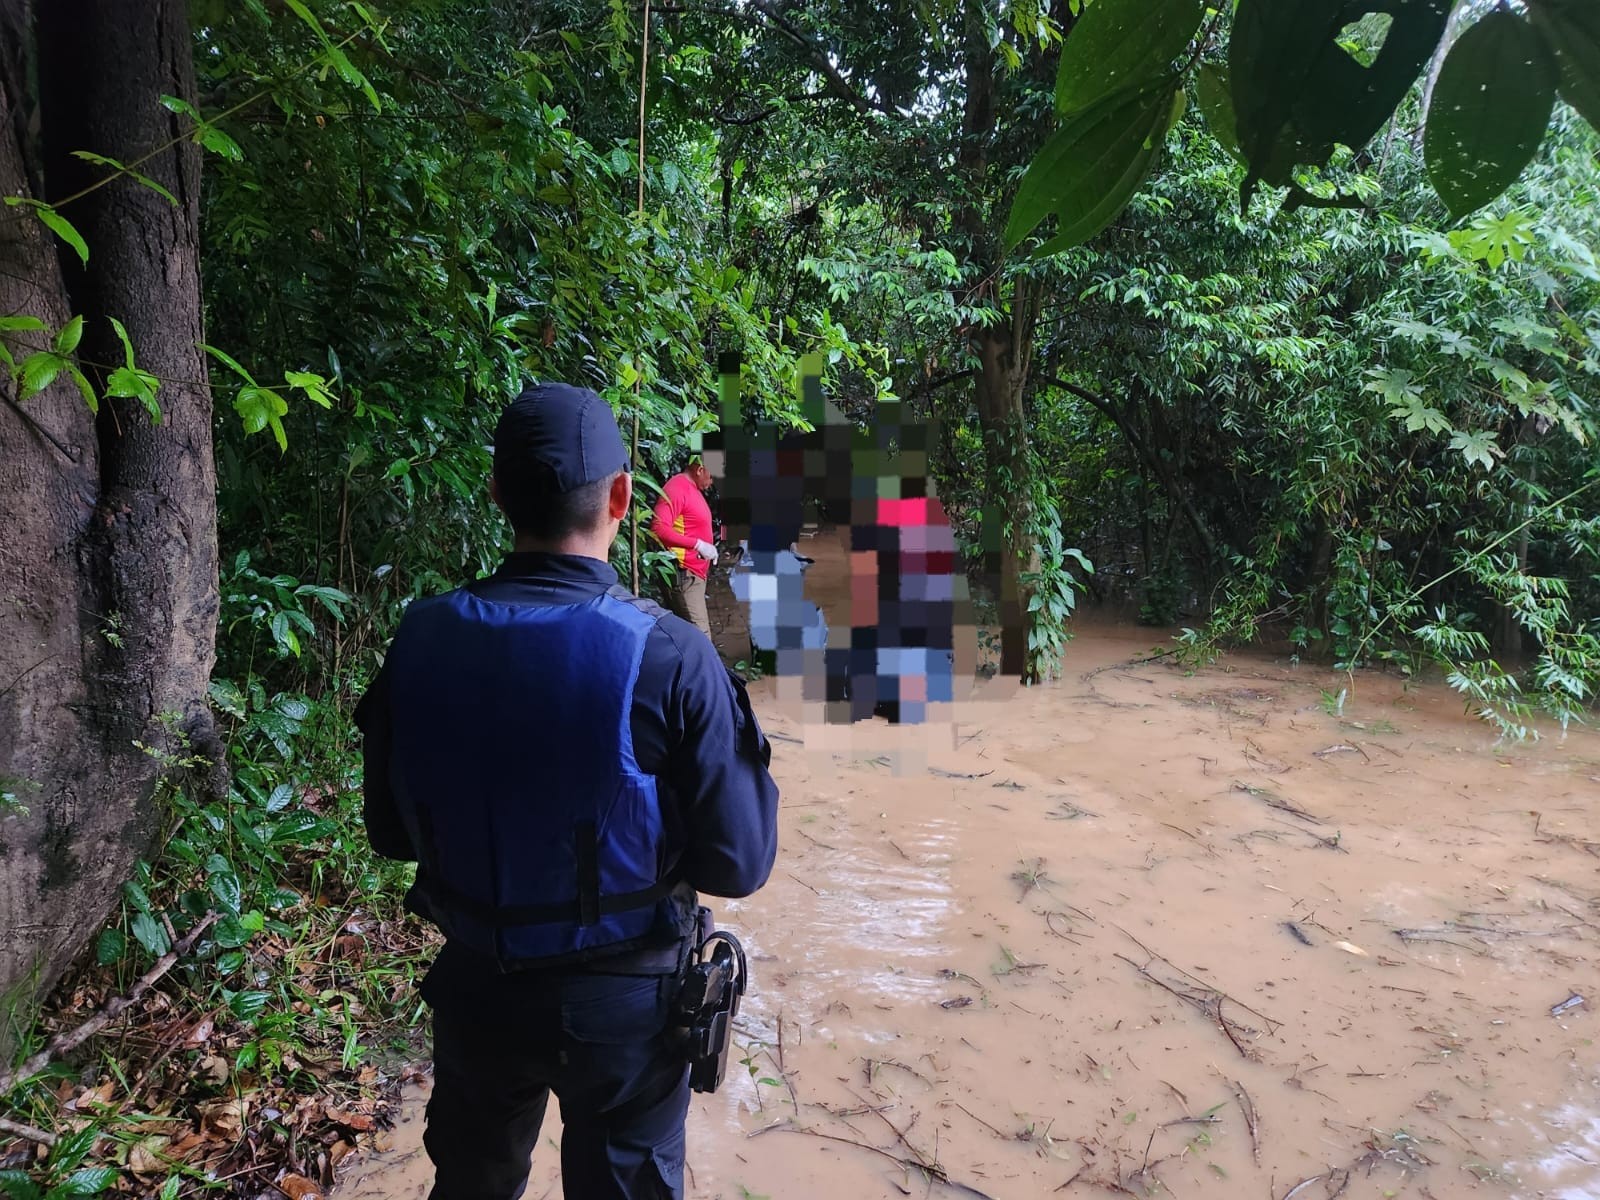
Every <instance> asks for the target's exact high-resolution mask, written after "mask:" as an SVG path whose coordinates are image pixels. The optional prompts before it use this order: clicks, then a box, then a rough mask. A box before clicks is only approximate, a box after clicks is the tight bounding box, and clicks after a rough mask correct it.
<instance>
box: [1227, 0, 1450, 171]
mask: <svg viewBox="0 0 1600 1200" xmlns="http://www.w3.org/2000/svg"><path fill="white" fill-rule="evenodd" d="M1449 11H1450V4H1449V0H1294V3H1285V2H1284V0H1239V7H1238V11H1237V13H1236V14H1235V17H1234V26H1233V35H1232V38H1231V40H1230V42H1229V46H1228V67H1229V74H1230V77H1231V83H1232V90H1233V104H1234V109H1235V112H1236V117H1237V122H1238V136H1239V146H1240V149H1241V150H1242V151H1243V153H1244V156H1245V159H1246V161H1247V162H1248V163H1249V164H1250V173H1249V176H1248V177H1247V178H1246V180H1245V185H1244V195H1245V199H1246V200H1247V201H1248V199H1249V196H1250V194H1251V192H1252V191H1253V190H1254V188H1255V185H1256V183H1257V181H1258V180H1266V182H1268V183H1271V184H1274V185H1277V186H1280V187H1282V186H1287V185H1288V184H1289V183H1290V182H1291V179H1292V173H1293V170H1294V168H1295V167H1296V166H1320V165H1322V164H1324V163H1326V162H1327V161H1328V158H1329V157H1330V156H1331V155H1332V153H1333V148H1334V146H1335V145H1338V144H1343V145H1346V146H1354V147H1360V146H1364V145H1365V144H1366V143H1367V142H1368V141H1369V140H1370V139H1371V138H1372V136H1373V134H1375V133H1376V132H1377V131H1378V129H1379V128H1380V127H1382V125H1383V122H1384V121H1385V120H1387V119H1388V117H1389V115H1390V114H1391V113H1392V112H1393V111H1394V108H1395V105H1397V104H1398V103H1399V102H1400V101H1401V99H1402V98H1404V96H1405V94H1406V91H1407V90H1408V89H1409V88H1410V87H1411V85H1412V84H1413V83H1414V82H1415V81H1416V78H1417V76H1418V75H1419V74H1420V73H1421V70H1422V67H1423V66H1424V64H1426V62H1427V61H1428V58H1429V57H1430V56H1431V55H1432V53H1433V51H1434V49H1435V47H1436V46H1437V45H1438V43H1439V38H1440V37H1441V36H1442V35H1443V33H1444V27H1445V24H1446V22H1447V21H1448V19H1449ZM1369 13H1382V14H1387V15H1388V16H1389V17H1390V18H1391V23H1390V27H1389V31H1388V34H1387V36H1386V37H1385V39H1384V42H1383V46H1382V49H1381V50H1380V51H1379V52H1378V55H1377V57H1376V58H1375V59H1374V60H1373V62H1372V64H1371V65H1370V66H1363V65H1362V64H1361V63H1360V62H1358V61H1357V60H1356V59H1355V58H1354V57H1352V55H1351V54H1350V52H1349V50H1348V49H1346V47H1345V46H1344V45H1343V44H1342V43H1341V36H1340V35H1341V33H1342V31H1343V30H1344V29H1346V28H1347V27H1348V26H1350V25H1351V24H1353V23H1354V22H1356V21H1357V20H1359V19H1360V18H1362V17H1364V16H1366V15H1368V14H1369Z"/></svg>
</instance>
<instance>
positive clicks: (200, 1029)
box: [183, 1017, 216, 1046]
mask: <svg viewBox="0 0 1600 1200" xmlns="http://www.w3.org/2000/svg"><path fill="white" fill-rule="evenodd" d="M215 1028H216V1025H215V1023H214V1022H213V1021H212V1020H211V1018H210V1017H204V1018H202V1019H201V1020H199V1021H196V1022H195V1026H194V1028H193V1029H191V1030H189V1036H188V1037H186V1038H184V1039H183V1044H184V1045H185V1046H203V1045H205V1044H206V1042H207V1041H208V1040H209V1039H210V1037H211V1031H212V1030H213V1029H215Z"/></svg>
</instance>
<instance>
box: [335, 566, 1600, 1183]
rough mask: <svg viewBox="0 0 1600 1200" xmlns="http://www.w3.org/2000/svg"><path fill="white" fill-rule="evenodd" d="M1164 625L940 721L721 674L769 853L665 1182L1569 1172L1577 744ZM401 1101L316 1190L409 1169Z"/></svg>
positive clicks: (1389, 681) (419, 1173)
mask: <svg viewBox="0 0 1600 1200" xmlns="http://www.w3.org/2000/svg"><path fill="white" fill-rule="evenodd" d="M817 556H818V559H819V561H818V564H817V566H816V568H814V569H813V573H814V574H815V575H816V576H817V579H816V580H815V584H816V589H817V593H818V596H819V602H821V603H822V604H823V607H824V609H825V610H828V609H830V608H831V607H832V603H831V601H832V600H833V598H834V594H839V595H842V594H843V587H842V566H841V565H840V564H841V561H842V560H836V559H835V558H834V557H833V556H832V555H831V554H828V553H825V552H824V551H823V550H819V551H818V554H817ZM809 582H811V581H808V583H809ZM830 615H831V614H830ZM1159 640H1160V639H1159V635H1158V634H1155V633H1153V632H1152V631H1149V630H1138V629H1133V628H1129V627H1111V626H1104V627H1099V626H1094V625H1092V624H1091V625H1090V626H1088V627H1085V628H1080V630H1079V633H1078V637H1077V640H1075V641H1074V642H1073V644H1072V646H1071V648H1070V650H1069V656H1068V660H1067V671H1066V674H1065V676H1064V678H1063V680H1062V681H1061V682H1060V683H1058V684H1052V685H1048V686H1044V687H1039V688H1033V689H1028V690H1025V691H1019V690H1015V689H1009V690H1008V689H1006V688H1005V687H1004V686H1003V685H1002V684H1000V683H997V682H990V683H987V684H983V685H980V690H979V692H978V694H977V695H976V696H975V697H973V698H971V699H969V700H967V701H964V702H962V703H960V704H958V705H957V706H956V708H955V712H954V720H953V722H949V723H944V724H939V725H928V726H921V727H907V728H898V729H890V728H888V727H887V726H885V725H884V724H883V723H882V722H877V721H875V722H873V723H871V724H868V725H861V726H856V727H854V728H851V729H822V728H819V727H816V726H808V725H807V724H806V723H805V722H804V721H803V719H801V717H800V715H799V714H796V713H794V712H792V711H788V710H787V706H785V705H782V704H780V703H778V701H777V699H776V697H775V695H774V692H773V688H772V685H771V682H770V681H764V682H763V683H761V684H758V685H756V686H755V687H754V688H753V689H752V693H753V695H754V696H755V697H756V700H757V706H758V709H759V710H760V711H761V713H762V716H763V721H764V723H765V724H766V726H767V729H768V732H769V733H770V734H771V735H773V739H774V747H773V749H774V753H773V771H774V774H775V775H776V777H777V778H778V781H779V783H780V784H781V786H782V789H783V809H782V818H781V820H782V825H781V834H780V851H779V860H778V865H777V867H776V869H775V870H774V872H773V876H772V880H771V882H770V884H769V885H768V886H767V887H766V888H765V889H764V890H763V891H762V892H760V893H759V894H758V895H756V896H755V897H752V898H750V899H748V900H743V901H737V902H720V903H718V905H717V911H718V916H719V918H720V920H721V921H722V922H723V923H725V924H726V925H728V926H729V927H731V928H733V929H734V930H736V931H737V932H738V934H739V935H740V937H741V938H742V939H743V940H744V942H745V946H746V949H747V950H748V951H749V953H750V957H751V969H752V974H753V977H754V979H753V984H752V990H751V993H750V995H749V996H748V997H747V998H746V1001H745V1006H744V1009H743V1010H742V1012H741V1017H740V1027H739V1031H738V1034H737V1041H738V1043H739V1046H740V1049H739V1050H737V1051H736V1053H735V1058H736V1059H742V1060H744V1061H743V1062H739V1061H736V1062H734V1063H733V1064H732V1065H731V1066H730V1069H729V1080H728V1082H727V1083H726V1084H725V1085H724V1087H723V1090H722V1091H721V1092H719V1093H718V1094H717V1095H714V1096H699V1097H696V1099H695V1103H694V1106H693V1109H692V1113H691V1117H690V1128H689V1181H690V1185H689V1187H688V1194H689V1196H690V1197H694V1198H698V1200H711V1198H713V1197H715V1198H719V1200H757V1198H762V1197H766V1198H770V1200H812V1198H821V1197H826V1198H830V1200H875V1198H877V1197H901V1196H908V1195H917V1196H926V1195H940V1194H943V1195H951V1196H955V1195H965V1196H988V1197H991V1198H993V1200H1045V1198H1047V1197H1055V1196H1064V1197H1067V1198H1068V1200H1071V1198H1073V1197H1078V1196H1084V1197H1088V1196H1104V1195H1108V1194H1110V1195H1132V1196H1158V1195H1168V1194H1170V1195H1173V1196H1177V1197H1183V1198H1187V1200H1193V1198H1196V1197H1199V1198H1216V1200H1223V1198H1229V1200H1231V1198H1233V1197H1252V1198H1254V1197H1270V1198H1271V1200H1327V1198H1328V1197H1332V1196H1335V1195H1343V1196H1347V1197H1352V1198H1356V1197H1385V1196H1416V1197H1420V1198H1423V1200H1427V1198H1428V1197H1433V1198H1435V1200H1448V1198H1450V1197H1465V1196H1495V1197H1505V1198H1507V1200H1534V1198H1540V1197H1542V1198H1547V1200H1580V1198H1591V1197H1600V1052H1597V1049H1596V1045H1595V1037H1596V1034H1597V1033H1600V1013H1597V1011H1596V1009H1597V1008H1600V971H1597V969H1596V964H1597V944H1600V737H1597V736H1596V735H1595V734H1593V733H1590V732H1587V731H1577V732H1573V733H1572V734H1570V735H1568V736H1567V737H1565V738H1562V737H1561V736H1560V735H1559V732H1558V731H1550V733H1549V734H1548V736H1547V738H1546V740H1545V741H1543V742H1541V743H1538V744H1535V745H1526V746H1508V745H1497V744H1496V742H1495V736H1494V733H1493V731H1492V730H1490V729H1489V728H1488V727H1486V726H1484V725H1482V724H1480V723H1478V722H1476V721H1474V720H1472V719H1470V718H1468V717H1465V716H1463V715H1462V714H1461V707H1460V703H1459V701H1458V700H1457V698H1456V697H1455V696H1454V694H1453V693H1451V692H1450V691H1449V690H1448V689H1447V688H1444V687H1443V686H1442V685H1436V684H1429V685H1423V686H1414V687H1406V686H1405V685H1404V684H1403V683H1402V682H1401V681H1400V680H1398V679H1395V678H1385V677H1381V676H1375V675H1361V676H1358V677H1357V679H1356V683H1355V690H1354V692H1353V694H1351V695H1350V696H1349V697H1347V699H1346V701H1345V702H1344V704H1343V706H1342V709H1340V708H1339V706H1338V705H1337V704H1335V703H1333V702H1332V701H1331V700H1330V699H1329V697H1328V696H1325V694H1324V693H1329V694H1332V695H1336V694H1337V693H1338V692H1339V690H1340V689H1343V688H1346V687H1349V686H1350V684H1349V680H1347V679H1346V678H1344V677H1343V676H1335V675H1333V674H1331V673H1329V672H1327V671H1325V670H1323V669H1321V668H1315V667H1310V666H1304V665H1301V666H1295V665H1293V664H1291V663H1289V662H1288V661H1287V660H1279V659H1271V658H1266V657H1254V656H1235V657H1232V658H1229V659H1227V660H1224V661H1223V662H1222V663H1220V664H1218V665H1217V666H1216V667H1213V668H1211V669H1209V670H1206V671H1202V672H1200V673H1198V674H1194V675H1189V674H1186V673H1185V672H1183V671H1181V670H1180V669H1177V668H1176V667H1173V666H1170V665H1168V664H1166V663H1164V662H1160V661H1141V660H1143V659H1145V658H1146V657H1147V656H1148V655H1149V654H1150V653H1151V650H1152V648H1153V646H1154V644H1155V643H1157V642H1158V641H1159ZM1574 997H1582V998H1583V999H1582V1000H1581V1001H1580V1000H1576V999H1574ZM424 1100H425V1093H424V1092H423V1091H421V1090H420V1089H419V1090H418V1091H417V1092H416V1093H415V1094H414V1095H413V1096H412V1098H411V1100H410V1101H409V1102H408V1104H409V1106H408V1108H407V1111H406V1113H405V1115H404V1118H403V1120H402V1122H401V1124H400V1126H399V1127H398V1128H397V1130H396V1131H395V1135H394V1139H393V1142H394V1145H393V1148H392V1149H391V1150H390V1151H388V1152H387V1153H385V1154H383V1155H380V1156H374V1157H371V1158H368V1159H367V1160H365V1161H364V1162H362V1163H360V1164H359V1165H358V1166H357V1167H356V1168H355V1169H354V1170H353V1171H352V1172H351V1173H350V1175H349V1176H348V1177H347V1179H346V1181H345V1183H344V1185H343V1186H342V1187H341V1188H340V1189H339V1193H338V1195H339V1196H340V1197H341V1200H358V1198H377V1197H397V1198H405V1197H422V1196H425V1195H426V1192H427V1187H428V1184H429V1180H430V1176H429V1171H428V1164H427V1160H426V1158H425V1156H424V1155H423V1154H422V1153H421V1150H420V1137H421V1125H422V1120H421V1104H422V1103H423V1101H424ZM553 1107H554V1106H552V1108H553ZM546 1135H547V1136H546V1138H545V1140H544V1141H543V1142H542V1143H541V1146H540V1148H539V1151H538V1153H537V1154H536V1156H535V1159H534V1163H533V1174H532V1182H531V1186H530V1188H529V1191H528V1195H529V1196H530V1197H536V1198H537V1197H542V1196H559V1195H560V1194H561V1193H560V1184H559V1170H558V1158H557V1153H556V1146H557V1145H558V1144H559V1138H560V1129H559V1123H558V1122H557V1121H556V1119H555V1116H554V1113H553V1112H552V1116H551V1119H550V1124H549V1126H548V1127H547V1129H546Z"/></svg>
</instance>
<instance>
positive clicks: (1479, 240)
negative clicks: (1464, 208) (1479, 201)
mask: <svg viewBox="0 0 1600 1200" xmlns="http://www.w3.org/2000/svg"><path fill="white" fill-rule="evenodd" d="M1449 240H1450V244H1451V245H1452V246H1453V247H1455V249H1456V250H1458V251H1459V252H1460V253H1461V254H1463V255H1465V256H1466V257H1467V258H1470V259H1473V260H1474V261H1476V262H1481V263H1484V264H1486V265H1487V266H1488V267H1489V268H1490V269H1491V270H1495V269H1498V268H1499V267H1500V266H1501V265H1502V264H1503V263H1505V262H1506V261H1507V260H1510V261H1512V262H1520V261H1521V260H1522V259H1523V257H1524V256H1526V254H1527V253H1528V251H1529V250H1531V249H1532V248H1533V244H1534V241H1535V236H1534V218H1533V215H1532V214H1531V213H1528V212H1526V211H1524V210H1523V209H1518V208H1514V209H1512V210H1511V211H1510V212H1507V213H1503V214H1501V215H1500V216H1498V217H1496V216H1492V215H1490V214H1488V213H1485V214H1484V215H1483V216H1481V217H1479V218H1478V219H1477V220H1475V221H1473V222H1472V224H1471V225H1470V226H1468V227H1467V228H1466V229H1457V230H1453V231H1452V232H1451V233H1450V234H1449Z"/></svg>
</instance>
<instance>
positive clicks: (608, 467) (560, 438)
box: [494, 383, 628, 492]
mask: <svg viewBox="0 0 1600 1200" xmlns="http://www.w3.org/2000/svg"><path fill="white" fill-rule="evenodd" d="M627 466H628V447H627V444H626V443H624V442H623V440H622V433H621V431H620V430H619V429H618V428H617V419H616V417H614V416H613V415H612V413H611V406H610V405H609V404H607V403H606V402H605V400H604V399H602V398H601V397H600V396H599V395H598V394H597V393H595V392H592V391H590V390H589V389H588V388H580V387H573V386H572V385H571V384H568V383H540V384H534V385H532V386H531V387H527V388H524V389H523V392H522V394H521V395H520V396H518V397H517V398H516V399H515V400H513V401H512V402H511V403H510V404H508V405H506V407H505V411H504V412H502V413H501V414H500V422H499V424H498V425H497V426H496V427H495V431H494V473H495V478H497V479H499V480H500V481H501V483H502V485H503V484H505V483H506V482H508V481H509V480H511V479H520V480H524V481H526V482H527V483H530V484H534V486H535V487H539V484H543V485H544V487H543V488H539V490H544V488H548V487H550V486H552V485H553V487H554V490H555V491H557V492H570V491H573V490H574V489H576V488H580V487H582V486H583V485H584V484H586V483H594V482H595V481H596V480H600V479H605V478H607V477H608V476H611V475H614V474H616V473H617V472H618V471H620V470H623V469H624V468H626V467H627ZM535 481H537V482H535Z"/></svg>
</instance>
